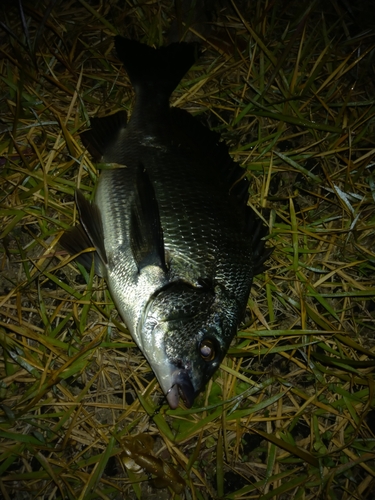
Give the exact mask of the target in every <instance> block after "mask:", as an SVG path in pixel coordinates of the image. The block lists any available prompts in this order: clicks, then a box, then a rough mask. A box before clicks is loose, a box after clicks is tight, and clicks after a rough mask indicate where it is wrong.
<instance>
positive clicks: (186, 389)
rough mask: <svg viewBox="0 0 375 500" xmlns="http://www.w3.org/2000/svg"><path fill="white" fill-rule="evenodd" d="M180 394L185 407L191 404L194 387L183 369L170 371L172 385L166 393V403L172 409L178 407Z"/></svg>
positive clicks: (193, 396) (193, 397)
mask: <svg viewBox="0 0 375 500" xmlns="http://www.w3.org/2000/svg"><path fill="white" fill-rule="evenodd" d="M180 396H181V398H182V400H183V401H184V404H185V406H186V407H187V408H191V407H192V406H193V403H194V399H195V389H194V386H193V384H192V382H191V379H190V376H189V373H188V372H187V371H186V370H184V369H182V370H176V371H175V372H173V373H172V386H171V388H170V389H169V391H168V392H167V394H166V398H167V401H168V404H169V406H170V408H171V409H172V410H175V409H176V408H177V407H178V403H179V397H180Z"/></svg>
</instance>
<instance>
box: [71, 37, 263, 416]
mask: <svg viewBox="0 0 375 500" xmlns="http://www.w3.org/2000/svg"><path fill="white" fill-rule="evenodd" d="M115 44H116V50H117V53H118V55H119V57H120V59H121V60H122V61H123V63H124V66H125V69H126V70H127V72H128V74H129V77H130V79H131V81H132V84H133V86H134V88H135V91H136V102H135V106H134V109H133V112H132V115H131V118H130V120H129V123H126V116H125V113H124V112H123V111H121V112H118V113H116V114H115V115H112V116H107V117H104V118H96V119H94V120H93V121H92V128H91V129H90V130H88V131H86V132H84V133H83V134H81V137H82V140H83V142H84V144H85V145H86V146H87V147H88V149H89V151H90V152H91V153H92V154H93V156H94V158H95V159H98V160H99V161H101V162H102V163H107V164H108V165H107V168H106V169H103V171H102V173H101V175H100V177H99V182H98V186H97V189H96V194H95V199H94V201H93V202H89V201H88V200H86V199H85V197H84V196H83V194H82V193H81V192H79V191H77V193H76V202H77V206H78V209H79V214H80V220H81V225H80V226H77V227H75V228H73V229H72V230H70V231H68V232H67V233H65V234H64V236H63V237H62V240H61V242H62V245H63V246H65V248H66V249H67V250H68V251H70V252H71V253H72V254H75V253H79V252H81V251H82V250H84V249H86V248H87V247H88V243H91V244H92V246H94V247H95V248H96V252H95V253H94V255H93V259H94V261H95V270H96V272H97V273H98V274H99V275H101V276H103V277H104V278H105V279H106V281H107V284H108V287H109V290H110V292H111V295H112V298H113V300H114V302H115V304H116V307H117V308H118V310H119V312H120V314H121V316H122V318H123V320H124V322H125V324H126V325H127V327H128V329H129V331H130V333H131V335H132V337H133V339H134V341H135V342H136V344H137V345H138V347H139V348H140V349H141V350H142V352H143V354H144V355H145V357H146V359H147V360H148V362H149V363H150V365H151V368H152V369H153V371H154V373H155V375H156V377H157V379H158V381H159V383H160V386H161V388H162V391H163V393H164V395H165V397H166V399H167V401H168V403H169V405H170V407H171V408H176V407H177V406H178V404H179V400H180V397H182V400H183V401H184V403H185V405H186V406H188V407H190V406H192V404H193V402H194V399H195V397H196V396H197V394H198V393H199V391H201V390H202V388H203V387H204V385H205V384H206V383H207V381H208V380H209V379H210V377H211V376H212V375H213V373H214V372H215V370H216V369H217V368H218V366H219V365H220V363H221V361H222V359H223V358H224V356H225V354H226V352H227V350H228V348H229V345H230V343H231V341H232V339H233V337H234V335H235V334H236V331H237V327H238V324H239V323H240V321H241V319H242V317H243V314H244V311H245V308H246V304H247V300H248V297H249V293H250V288H251V284H252V280H253V277H254V275H255V274H256V273H257V272H260V271H261V270H262V268H263V263H264V262H265V260H266V259H267V258H268V256H269V255H270V253H271V251H272V250H271V249H265V248H264V241H263V240H262V237H263V236H264V235H265V234H266V230H265V228H264V227H263V225H262V224H261V223H260V222H259V221H258V220H257V219H256V218H255V216H254V214H253V212H252V211H251V210H250V208H249V207H247V199H248V185H249V182H248V180H247V179H245V178H243V170H242V169H241V168H240V167H239V166H238V165H237V164H235V163H234V162H233V161H232V160H231V158H230V156H229V154H228V148H227V147H226V145H225V144H224V143H222V142H221V141H220V138H219V136H218V134H216V133H214V132H212V131H210V130H209V129H208V128H206V127H204V126H203V125H202V124H201V123H200V122H198V121H197V120H196V119H194V118H193V117H192V116H191V115H190V114H188V113H187V112H185V111H183V110H179V109H174V108H170V107H169V97H170V94H171V93H172V91H173V90H174V88H175V87H176V86H177V85H178V83H179V81H180V79H181V78H182V77H183V75H184V74H185V72H186V71H187V70H188V69H189V68H190V66H191V65H192V64H193V63H194V61H195V59H196V57H197V55H198V50H197V46H196V45H195V44H187V43H180V44H172V45H170V46H168V47H162V48H159V49H152V48H150V47H147V46H145V45H143V44H141V43H138V42H135V41H132V40H127V39H124V38H122V37H116V38H115ZM78 260H80V261H81V263H82V264H84V265H85V266H86V267H88V268H89V267H90V259H89V257H88V254H87V253H85V254H81V255H79V256H78Z"/></svg>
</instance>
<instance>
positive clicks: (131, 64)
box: [115, 36, 199, 98]
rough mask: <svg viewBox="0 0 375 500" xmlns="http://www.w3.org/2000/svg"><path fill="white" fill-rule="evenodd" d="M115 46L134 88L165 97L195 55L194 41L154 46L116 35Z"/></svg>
mask: <svg viewBox="0 0 375 500" xmlns="http://www.w3.org/2000/svg"><path fill="white" fill-rule="evenodd" d="M115 46H116V51H117V55H118V57H119V59H120V60H121V61H122V63H123V64H124V67H125V69H126V72H127V73H128V75H129V78H130V80H131V82H132V84H133V86H134V88H135V90H136V92H137V93H139V91H140V90H141V91H142V90H147V91H149V92H153V93H157V94H159V95H160V94H162V95H163V96H165V97H167V98H169V96H170V95H171V94H172V92H173V90H174V89H175V88H176V87H177V85H178V84H179V82H180V80H181V79H182V77H183V76H184V75H185V73H186V72H187V71H188V70H189V68H190V67H191V66H192V65H193V64H194V63H195V61H196V60H197V59H198V57H199V45H198V44H196V43H185V42H181V43H172V44H171V45H168V46H167V47H160V48H158V49H154V48H152V47H149V46H148V45H144V44H143V43H140V42H137V41H135V40H129V39H127V38H123V37H122V36H116V37H115Z"/></svg>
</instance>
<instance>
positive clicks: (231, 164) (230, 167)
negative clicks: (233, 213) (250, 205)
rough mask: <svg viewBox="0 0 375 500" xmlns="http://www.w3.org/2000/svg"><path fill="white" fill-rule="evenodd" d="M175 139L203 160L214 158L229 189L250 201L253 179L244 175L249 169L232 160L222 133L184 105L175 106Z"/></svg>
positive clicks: (208, 160)
mask: <svg viewBox="0 0 375 500" xmlns="http://www.w3.org/2000/svg"><path fill="white" fill-rule="evenodd" d="M170 114H171V121H172V130H173V131H174V142H175V144H176V145H177V146H180V147H182V148H185V149H186V153H187V154H190V155H193V157H195V158H196V159H198V160H199V161H200V162H201V163H204V162H211V164H214V165H215V167H217V168H218V169H219V171H220V172H221V173H222V176H223V179H224V182H226V183H227V186H228V191H229V192H230V194H231V195H233V196H235V197H236V198H237V199H238V202H239V203H240V204H241V205H246V204H247V200H248V198H249V194H248V189H249V181H248V179H247V178H246V177H245V176H244V175H245V173H246V171H245V170H244V169H243V168H242V167H240V165H239V164H238V163H236V162H235V161H233V160H232V158H231V156H230V154H229V149H228V146H227V145H226V144H225V142H223V141H221V140H220V134H218V133H217V132H214V131H212V130H210V129H209V128H207V127H205V126H204V125H202V123H200V121H199V120H198V119H197V118H195V117H194V116H192V115H191V114H190V113H188V112H187V111H185V110H184V109H180V108H171V110H170Z"/></svg>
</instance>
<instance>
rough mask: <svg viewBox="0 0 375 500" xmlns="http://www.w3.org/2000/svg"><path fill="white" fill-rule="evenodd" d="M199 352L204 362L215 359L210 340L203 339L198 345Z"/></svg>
mask: <svg viewBox="0 0 375 500" xmlns="http://www.w3.org/2000/svg"><path fill="white" fill-rule="evenodd" d="M199 350H200V354H201V356H202V358H203V359H204V360H205V361H212V360H213V359H214V357H215V349H214V344H213V342H212V341H211V340H208V339H205V340H202V342H201V343H200V345H199Z"/></svg>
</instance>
